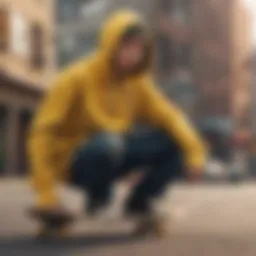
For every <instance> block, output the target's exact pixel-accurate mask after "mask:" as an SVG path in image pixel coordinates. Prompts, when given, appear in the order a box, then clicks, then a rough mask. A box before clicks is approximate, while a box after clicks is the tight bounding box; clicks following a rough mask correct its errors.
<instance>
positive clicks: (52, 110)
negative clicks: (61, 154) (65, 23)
mask: <svg viewBox="0 0 256 256" xmlns="http://www.w3.org/2000/svg"><path fill="white" fill-rule="evenodd" d="M52 88H53V89H52V90H51V91H50V92H49V94H48V95H47V96H46V97H45V99H44V100H43V103H42V105H41V107H40V109H39V111H38V113H37V115H36V118H35V120H34V122H33V124H32V127H31V131H30V134H29V139H28V156H29V160H30V168H31V176H32V177H31V178H32V183H33V186H34V188H35V190H36V193H37V196H38V199H37V203H38V207H42V208H47V207H51V206H53V205H55V204H57V203H58V199H57V196H56V193H55V191H54V188H55V178H54V175H55V174H56V170H54V153H53V148H54V145H55V143H56V142H57V140H58V138H57V136H56V135H57V133H58V131H59V129H60V128H61V125H62V123H63V121H64V120H65V118H66V116H67V113H68V110H69V109H70V107H71V105H72V103H73V102H74V100H75V95H76V91H77V89H76V81H75V80H74V79H73V77H72V76H71V75H69V74H65V73H64V74H63V75H61V76H60V78H59V79H58V81H57V82H56V83H55V84H54V85H53V87H52Z"/></svg>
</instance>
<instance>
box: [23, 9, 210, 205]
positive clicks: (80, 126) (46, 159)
mask: <svg viewBox="0 0 256 256" xmlns="http://www.w3.org/2000/svg"><path fill="white" fill-rule="evenodd" d="M138 24H140V25H141V24H142V21H141V20H140V18H139V16H138V15H136V14H135V13H133V12H119V13H117V14H115V15H113V16H112V17H111V18H110V20H108V21H107V22H106V24H105V25H104V26H103V30H102V37H101V40H100V45H99V49H98V51H97V52H96V53H95V54H94V55H93V56H91V57H89V58H87V59H86V60H83V61H81V62H79V63H77V64H75V65H73V66H71V67H69V68H68V69H67V70H66V71H65V72H63V73H62V74H61V75H60V76H59V78H58V79H57V81H56V82H55V84H54V85H53V86H52V89H51V90H50V91H49V93H48V95H47V96H46V97H45V99H44V101H43V103H42V105H41V108H40V109H39V112H38V114H37V116H36V118H35V120H34V122H33V125H32V128H31V133H30V136H29V143H28V148H29V159H30V164H31V171H32V172H31V173H32V180H33V184H34V187H35V189H36V191H37V193H38V201H37V202H38V205H39V207H51V206H52V205H54V204H56V203H57V202H58V198H57V196H56V191H54V188H55V185H56V184H57V183H58V182H59V181H61V180H64V179H66V178H67V177H68V172H69V169H70V164H71V158H72V155H73V153H74V150H75V149H76V148H77V147H78V146H79V144H81V143H84V142H85V141H86V139H87V138H89V137H91V136H93V135H94V134H96V133H98V132H100V131H103V130H104V131H112V132H119V133H124V132H126V131H127V130H128V129H129V128H130V127H131V126H132V124H133V123H134V122H135V120H142V119H144V120H146V121H148V123H149V124H151V125H154V126H156V127H159V128H162V129H163V130H165V131H166V132H167V133H168V134H170V136H172V137H174V138H175V139H176V140H177V142H178V143H179V144H180V146H181V147H182V148H183V150H184V155H185V161H186V162H187V165H188V166H189V167H202V165H203V164H204V162H205V149H204V146H203V143H202V142H201V140H200V138H199V137H198V135H197V134H196V132H195V131H194V130H193V129H192V127H191V126H190V125H189V124H188V122H187V120H186V118H185V117H184V116H183V114H182V113H181V112H180V111H179V110H178V109H177V108H176V107H175V106H174V105H173V104H171V103H170V102H168V101H167V100H166V99H165V98H164V97H163V96H162V95H161V94H160V93H159V92H158V91H157V89H156V88H155V85H154V82H153V81H152V78H151V76H150V75H149V74H148V70H145V71H143V72H140V73H139V74H136V75H134V76H131V77H128V78H126V79H124V80H123V81H122V82H118V84H117V82H116V80H115V79H114V78H113V72H111V67H110V66H111V65H110V59H111V57H112V56H113V53H114V50H115V49H116V47H117V44H118V42H119V41H120V39H121V38H122V35H123V33H124V32H125V31H126V29H127V28H128V27H130V26H131V25H138Z"/></svg>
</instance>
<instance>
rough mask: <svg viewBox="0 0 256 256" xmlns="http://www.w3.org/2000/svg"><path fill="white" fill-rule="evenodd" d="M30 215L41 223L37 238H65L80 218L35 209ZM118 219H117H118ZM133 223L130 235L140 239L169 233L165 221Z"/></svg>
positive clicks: (145, 220) (161, 236) (146, 220)
mask: <svg viewBox="0 0 256 256" xmlns="http://www.w3.org/2000/svg"><path fill="white" fill-rule="evenodd" d="M29 216H30V217H31V218H33V219H34V220H36V221H37V222H38V223H39V224H40V226H39V230H38V232H37V235H36V239H39V240H49V239H61V238H65V237H66V236H67V235H68V234H69V228H70V226H71V224H73V223H74V221H75V220H78V219H79V218H78V216H77V217H76V218H75V217H74V216H73V215H70V214H58V213H56V214H54V215H51V216H50V215H49V214H48V213H47V212H44V211H38V210H35V209H32V210H30V211H29ZM96 219H98V218H96ZM117 219H118V220H119V221H124V219H122V218H117ZM117 219H116V220H115V221H117ZM112 220H113V219H112ZM98 221H100V222H101V221H103V222H105V221H106V220H103V219H98ZM129 221H131V220H129ZM132 223H134V224H135V228H134V229H133V230H131V234H130V235H131V236H134V237H136V238H138V239H141V238H146V237H155V238H164V237H166V236H168V234H169V231H168V230H167V226H166V225H165V222H162V221H160V222H159V220H154V219H144V220H143V219H141V220H140V221H138V222H136V221H132ZM108 224H111V221H108Z"/></svg>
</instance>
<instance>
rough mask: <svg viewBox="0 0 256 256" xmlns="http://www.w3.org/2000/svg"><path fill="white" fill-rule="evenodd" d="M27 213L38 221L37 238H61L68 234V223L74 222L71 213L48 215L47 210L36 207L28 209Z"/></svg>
mask: <svg viewBox="0 0 256 256" xmlns="http://www.w3.org/2000/svg"><path fill="white" fill-rule="evenodd" d="M28 215H29V217H30V218H32V219H34V220H35V221H37V222H38V223H39V229H38V232H37V235H36V238H37V239H56V238H63V237H65V236H66V235H67V234H68V230H69V227H70V225H71V224H72V223H73V222H74V220H75V219H74V216H72V215H71V214H61V213H57V212H56V214H54V215H49V214H48V212H46V211H43V210H40V211H39V210H38V209H29V211H28Z"/></svg>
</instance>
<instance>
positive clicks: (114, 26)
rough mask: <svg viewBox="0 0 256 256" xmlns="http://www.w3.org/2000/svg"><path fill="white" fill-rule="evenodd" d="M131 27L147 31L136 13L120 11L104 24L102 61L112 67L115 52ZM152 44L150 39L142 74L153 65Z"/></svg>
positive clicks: (100, 54) (100, 42) (101, 46)
mask: <svg viewBox="0 0 256 256" xmlns="http://www.w3.org/2000/svg"><path fill="white" fill-rule="evenodd" d="M131 26H138V27H142V28H143V29H145V31H146V26H145V23H144V21H143V19H142V18H141V16H140V15H139V14H137V13H136V12H134V11H118V12H116V13H114V14H112V15H111V16H110V17H109V19H107V21H106V22H105V23H104V25H103V27H102V30H101V34H100V40H99V49H98V53H99V56H100V58H101V59H104V60H105V61H107V63H108V65H110V62H111V60H112V58H113V56H114V53H115V50H116V48H117V47H118V44H119V43H120V41H121V40H122V38H123V36H124V35H125V32H126V31H127V30H128V29H129V28H130V27H131ZM147 35H148V33H145V36H146V37H147ZM146 40H147V38H146ZM151 42H152V40H151V39H150V38H149V37H148V49H147V50H146V54H145V60H143V67H141V68H140V72H141V71H145V69H147V68H148V67H149V66H150V65H151V62H152V61H151V60H152V44H151Z"/></svg>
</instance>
